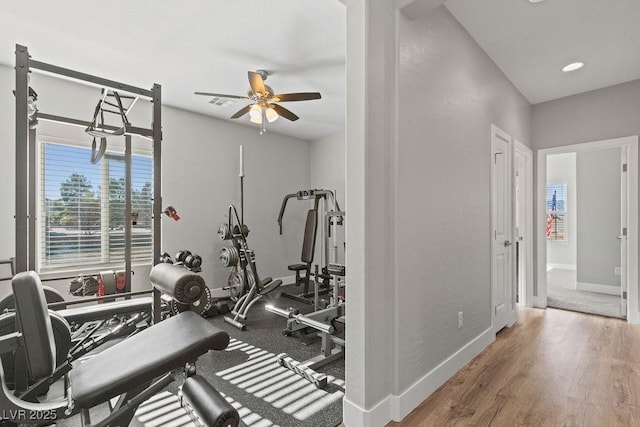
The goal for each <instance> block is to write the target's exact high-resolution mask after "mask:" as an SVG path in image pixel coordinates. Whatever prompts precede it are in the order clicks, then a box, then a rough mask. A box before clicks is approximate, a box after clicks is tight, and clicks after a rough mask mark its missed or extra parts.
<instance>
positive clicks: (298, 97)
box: [272, 92, 321, 102]
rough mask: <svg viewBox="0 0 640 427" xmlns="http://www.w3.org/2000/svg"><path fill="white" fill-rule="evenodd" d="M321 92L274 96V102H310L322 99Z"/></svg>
mask: <svg viewBox="0 0 640 427" xmlns="http://www.w3.org/2000/svg"><path fill="white" fill-rule="evenodd" d="M320 98H321V96H320V93H319V92H301V93H280V94H278V95H273V98H272V99H273V100H274V101H277V102H289V101H309V100H311V99H320Z"/></svg>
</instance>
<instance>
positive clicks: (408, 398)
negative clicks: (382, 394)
mask: <svg viewBox="0 0 640 427" xmlns="http://www.w3.org/2000/svg"><path fill="white" fill-rule="evenodd" d="M495 339H496V335H495V334H494V333H493V330H492V328H489V329H487V330H485V331H484V332H482V333H481V334H480V335H478V336H477V337H475V338H474V339H473V340H471V341H470V342H468V343H467V344H466V345H465V346H463V347H462V348H461V349H460V350H458V351H456V352H455V353H454V354H452V355H451V356H449V357H448V358H447V359H446V360H445V361H443V362H442V363H440V364H439V365H438V366H436V367H435V368H433V369H432V370H431V371H430V372H428V373H427V374H426V375H425V376H423V377H422V378H421V379H419V380H418V381H417V382H416V383H415V384H413V385H412V386H411V387H410V388H409V389H408V390H406V391H405V392H404V393H402V394H401V395H400V396H392V397H391V402H390V403H391V408H390V409H391V419H392V420H394V421H402V419H403V418H404V417H406V416H407V415H409V413H410V412H411V411H413V410H414V409H415V408H416V407H417V406H418V405H419V404H420V403H421V402H422V401H423V400H425V399H426V398H427V397H428V396H429V395H431V393H433V392H434V391H436V390H437V389H438V387H440V386H441V385H442V384H444V383H445V382H446V381H447V380H448V379H449V378H451V377H452V376H453V375H454V374H455V373H456V372H458V371H459V370H460V369H462V368H463V367H464V366H465V365H466V364H467V363H469V362H470V361H471V360H472V359H473V358H474V357H476V356H477V355H478V354H480V352H481V351H482V350H484V349H485V348H486V347H487V346H488V345H489V344H491V343H492V342H494V341H495Z"/></svg>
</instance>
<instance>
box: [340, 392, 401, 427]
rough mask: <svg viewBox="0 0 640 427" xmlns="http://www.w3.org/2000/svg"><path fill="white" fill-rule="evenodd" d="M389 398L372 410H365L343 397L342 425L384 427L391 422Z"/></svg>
mask: <svg viewBox="0 0 640 427" xmlns="http://www.w3.org/2000/svg"><path fill="white" fill-rule="evenodd" d="M390 398H391V396H387V397H386V398H384V399H383V400H382V401H381V402H378V403H377V404H376V405H374V407H373V408H371V409H369V410H365V409H362V408H361V407H360V406H358V405H356V404H355V403H353V402H351V401H349V400H348V399H347V398H346V397H345V398H344V400H343V403H344V405H343V408H342V423H343V424H344V425H345V426H347V427H373V426H380V427H382V426H384V425H386V424H387V423H388V422H389V421H391V416H390V413H391V411H390V408H389V401H390Z"/></svg>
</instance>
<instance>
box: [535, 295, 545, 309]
mask: <svg viewBox="0 0 640 427" xmlns="http://www.w3.org/2000/svg"><path fill="white" fill-rule="evenodd" d="M533 307H534V308H547V303H546V302H545V303H544V304H543V303H542V298H540V297H539V296H537V297H533Z"/></svg>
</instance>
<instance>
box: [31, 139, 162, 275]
mask: <svg viewBox="0 0 640 427" xmlns="http://www.w3.org/2000/svg"><path fill="white" fill-rule="evenodd" d="M42 145H43V146H42V156H41V159H42V161H41V179H40V184H41V185H40V188H41V206H42V208H41V210H42V212H41V215H40V218H42V219H43V221H40V222H39V225H40V237H41V238H40V251H39V264H40V267H41V268H43V269H48V268H73V267H82V266H99V265H104V264H112V263H121V262H123V261H124V228H125V223H126V221H127V220H131V219H128V218H125V182H124V180H125V178H124V175H125V164H124V162H123V161H119V160H110V159H104V158H103V159H102V160H101V161H100V162H99V163H97V164H95V165H94V164H92V163H91V162H90V161H89V159H90V154H91V152H90V150H89V149H88V148H83V147H76V146H69V145H63V144H57V143H50V142H46V143H43V144H42ZM152 173H153V171H152V160H151V158H150V157H146V156H140V155H133V156H132V168H131V178H132V195H131V202H132V209H131V210H132V214H135V215H132V216H135V217H136V220H135V224H134V225H132V234H131V239H132V251H131V254H132V261H149V260H151V257H152V218H151V215H152V205H153V202H152V194H153V191H152V186H151V182H152Z"/></svg>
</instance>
